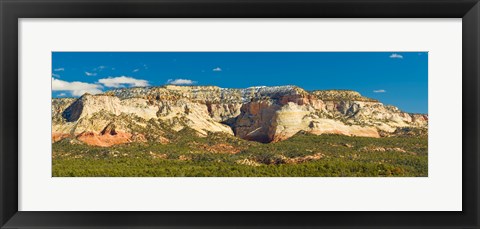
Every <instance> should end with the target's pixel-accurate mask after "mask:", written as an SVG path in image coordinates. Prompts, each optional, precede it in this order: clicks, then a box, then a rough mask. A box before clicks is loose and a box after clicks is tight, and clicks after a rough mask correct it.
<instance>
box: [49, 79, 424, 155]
mask: <svg viewBox="0 0 480 229" xmlns="http://www.w3.org/2000/svg"><path fill="white" fill-rule="evenodd" d="M427 127H428V116H427V115H423V114H409V113H405V112H402V111H400V110H399V109H398V108H396V107H393V106H385V105H383V104H382V103H380V102H379V101H377V100H373V99H370V98H366V97H363V96H362V95H360V94H359V93H358V92H354V91H345V90H328V91H312V92H307V91H305V90H303V89H302V88H299V87H295V86H278V87H250V88H246V89H225V88H219V87H214V86H170V85H169V86H163V87H143V88H128V89H126V88H122V89H115V90H111V91H108V92H106V93H104V94H100V95H90V94H84V95H83V96H82V97H80V98H78V99H73V98H56V99H53V100H52V131H53V132H52V141H54V142H55V141H58V140H61V139H63V138H76V139H78V140H80V141H83V142H85V143H87V144H91V145H97V146H111V145H115V144H123V143H128V142H146V141H157V142H161V143H168V142H169V141H170V139H171V138H172V137H174V135H175V133H176V132H177V131H180V130H182V129H185V128H189V129H192V130H194V131H195V133H197V134H198V135H200V136H206V135H207V134H208V133H210V132H213V133H215V132H217V133H225V134H229V135H235V136H238V137H240V138H243V139H247V140H252V141H259V142H275V141H281V140H285V139H288V138H289V137H291V136H293V135H294V134H296V133H298V132H299V131H304V132H308V133H313V134H325V133H333V134H343V135H352V136H365V137H380V136H383V135H389V134H390V135H393V134H395V133H397V132H399V131H400V130H401V131H400V132H402V133H403V132H405V130H406V128H407V129H408V128H411V129H412V128H413V129H425V130H426V129H427ZM425 132H426V131H425Z"/></svg>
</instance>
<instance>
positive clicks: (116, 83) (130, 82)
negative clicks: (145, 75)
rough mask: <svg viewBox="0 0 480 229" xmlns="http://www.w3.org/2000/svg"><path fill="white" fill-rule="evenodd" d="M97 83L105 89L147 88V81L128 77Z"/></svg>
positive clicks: (105, 79)
mask: <svg viewBox="0 0 480 229" xmlns="http://www.w3.org/2000/svg"><path fill="white" fill-rule="evenodd" d="M98 82H99V83H101V84H103V85H104V86H105V87H114V88H119V87H125V86H130V87H132V86H133V87H146V86H149V84H148V81H146V80H142V79H135V78H132V77H128V76H118V77H108V78H104V79H100V80H98Z"/></svg>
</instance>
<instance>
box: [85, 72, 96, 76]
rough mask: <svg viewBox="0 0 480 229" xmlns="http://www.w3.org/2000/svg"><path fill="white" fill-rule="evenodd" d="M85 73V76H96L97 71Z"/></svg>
mask: <svg viewBox="0 0 480 229" xmlns="http://www.w3.org/2000/svg"><path fill="white" fill-rule="evenodd" d="M85 75H87V76H96V75H97V73H95V72H85Z"/></svg>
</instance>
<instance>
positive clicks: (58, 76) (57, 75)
mask: <svg viewBox="0 0 480 229" xmlns="http://www.w3.org/2000/svg"><path fill="white" fill-rule="evenodd" d="M52 76H53V77H57V78H60V75H59V74H55V73H52Z"/></svg>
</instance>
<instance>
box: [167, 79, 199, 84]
mask: <svg viewBox="0 0 480 229" xmlns="http://www.w3.org/2000/svg"><path fill="white" fill-rule="evenodd" d="M196 83H197V81H193V80H188V79H169V80H167V84H173V85H192V84H196Z"/></svg>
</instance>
